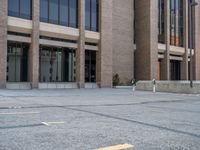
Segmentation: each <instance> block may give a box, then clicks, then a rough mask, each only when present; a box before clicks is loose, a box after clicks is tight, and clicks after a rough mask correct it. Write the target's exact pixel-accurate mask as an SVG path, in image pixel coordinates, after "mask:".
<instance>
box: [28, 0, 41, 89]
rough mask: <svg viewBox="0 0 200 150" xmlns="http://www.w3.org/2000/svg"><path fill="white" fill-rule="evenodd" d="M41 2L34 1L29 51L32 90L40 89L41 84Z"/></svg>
mask: <svg viewBox="0 0 200 150" xmlns="http://www.w3.org/2000/svg"><path fill="white" fill-rule="evenodd" d="M39 16H40V0H33V1H32V26H33V30H32V34H31V38H32V42H31V45H30V50H29V81H30V83H31V86H32V88H37V87H38V82H39V35H40V33H39V22H40V17H39Z"/></svg>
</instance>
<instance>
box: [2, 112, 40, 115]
mask: <svg viewBox="0 0 200 150" xmlns="http://www.w3.org/2000/svg"><path fill="white" fill-rule="evenodd" d="M39 113H40V112H7V113H0V115H31V114H39Z"/></svg>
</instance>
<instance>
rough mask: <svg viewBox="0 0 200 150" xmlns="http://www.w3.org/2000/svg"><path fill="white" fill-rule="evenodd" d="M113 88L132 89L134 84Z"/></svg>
mask: <svg viewBox="0 0 200 150" xmlns="http://www.w3.org/2000/svg"><path fill="white" fill-rule="evenodd" d="M113 88H116V89H132V88H133V86H114V87H113Z"/></svg>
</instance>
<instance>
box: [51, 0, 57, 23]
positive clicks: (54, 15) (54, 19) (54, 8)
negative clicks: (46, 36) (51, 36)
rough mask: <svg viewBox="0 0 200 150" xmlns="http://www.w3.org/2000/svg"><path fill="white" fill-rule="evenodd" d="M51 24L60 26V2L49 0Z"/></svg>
mask: <svg viewBox="0 0 200 150" xmlns="http://www.w3.org/2000/svg"><path fill="white" fill-rule="evenodd" d="M49 2H50V3H49V10H50V11H49V22H50V23H54V24H58V0H49Z"/></svg>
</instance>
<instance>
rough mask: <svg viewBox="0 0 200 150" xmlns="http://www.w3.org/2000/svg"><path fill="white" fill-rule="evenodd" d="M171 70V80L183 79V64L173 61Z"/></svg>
mask: <svg viewBox="0 0 200 150" xmlns="http://www.w3.org/2000/svg"><path fill="white" fill-rule="evenodd" d="M170 68H171V80H180V79H181V62H180V61H178V60H171V61H170Z"/></svg>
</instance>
